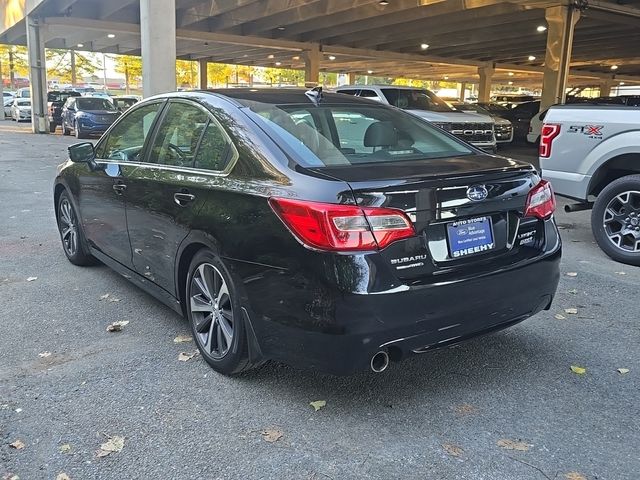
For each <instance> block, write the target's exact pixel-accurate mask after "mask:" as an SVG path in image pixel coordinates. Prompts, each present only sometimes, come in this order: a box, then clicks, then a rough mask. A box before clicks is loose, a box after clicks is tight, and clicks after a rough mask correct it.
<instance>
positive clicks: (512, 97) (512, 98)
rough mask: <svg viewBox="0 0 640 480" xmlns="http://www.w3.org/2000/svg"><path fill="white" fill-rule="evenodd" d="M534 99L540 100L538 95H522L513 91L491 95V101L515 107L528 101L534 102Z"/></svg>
mask: <svg viewBox="0 0 640 480" xmlns="http://www.w3.org/2000/svg"><path fill="white" fill-rule="evenodd" d="M535 101H540V99H539V97H535V96H533V95H522V94H513V93H507V94H501V95H494V96H493V97H492V102H495V103H498V104H500V105H503V106H505V107H507V108H515V107H516V106H518V105H520V104H521V103H529V102H535Z"/></svg>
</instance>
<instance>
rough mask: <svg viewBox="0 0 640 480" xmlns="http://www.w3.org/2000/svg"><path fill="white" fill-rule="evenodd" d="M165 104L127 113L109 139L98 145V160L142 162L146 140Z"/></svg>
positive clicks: (152, 105) (157, 103)
mask: <svg viewBox="0 0 640 480" xmlns="http://www.w3.org/2000/svg"><path fill="white" fill-rule="evenodd" d="M163 103H164V102H156V103H151V104H148V105H144V106H141V107H140V108H136V109H135V110H133V111H131V112H129V113H127V114H126V115H125V116H124V118H122V120H120V121H119V122H118V124H117V125H115V126H114V127H113V129H111V131H110V132H109V136H108V137H107V139H106V140H105V141H104V142H102V143H101V144H100V145H98V148H97V156H98V158H104V159H109V160H121V161H128V162H137V161H141V160H142V158H141V154H142V150H143V148H144V143H145V140H146V138H147V136H148V135H149V131H150V130H151V126H152V125H153V122H154V120H155V118H156V116H157V115H158V112H159V111H160V108H161V107H162V105H163Z"/></svg>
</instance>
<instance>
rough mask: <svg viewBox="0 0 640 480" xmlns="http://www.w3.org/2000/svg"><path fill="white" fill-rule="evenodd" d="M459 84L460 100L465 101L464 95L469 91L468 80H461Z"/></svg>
mask: <svg viewBox="0 0 640 480" xmlns="http://www.w3.org/2000/svg"><path fill="white" fill-rule="evenodd" d="M458 85H459V87H458V100H460V101H461V102H464V95H465V93H466V91H467V82H460V83H459V84H458Z"/></svg>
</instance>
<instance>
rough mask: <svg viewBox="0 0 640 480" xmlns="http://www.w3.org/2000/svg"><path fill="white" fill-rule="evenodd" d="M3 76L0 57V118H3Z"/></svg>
mask: <svg viewBox="0 0 640 480" xmlns="http://www.w3.org/2000/svg"><path fill="white" fill-rule="evenodd" d="M3 92H4V77H3V75H2V59H0V98H1V99H2V103H0V120H4V95H3Z"/></svg>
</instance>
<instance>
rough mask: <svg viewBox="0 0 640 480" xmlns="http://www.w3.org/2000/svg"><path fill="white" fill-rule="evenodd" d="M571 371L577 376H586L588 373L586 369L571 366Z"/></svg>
mask: <svg viewBox="0 0 640 480" xmlns="http://www.w3.org/2000/svg"><path fill="white" fill-rule="evenodd" d="M571 371H572V372H573V373H575V374H577V375H584V374H585V373H587V369H586V368H584V367H578V366H576V365H571Z"/></svg>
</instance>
